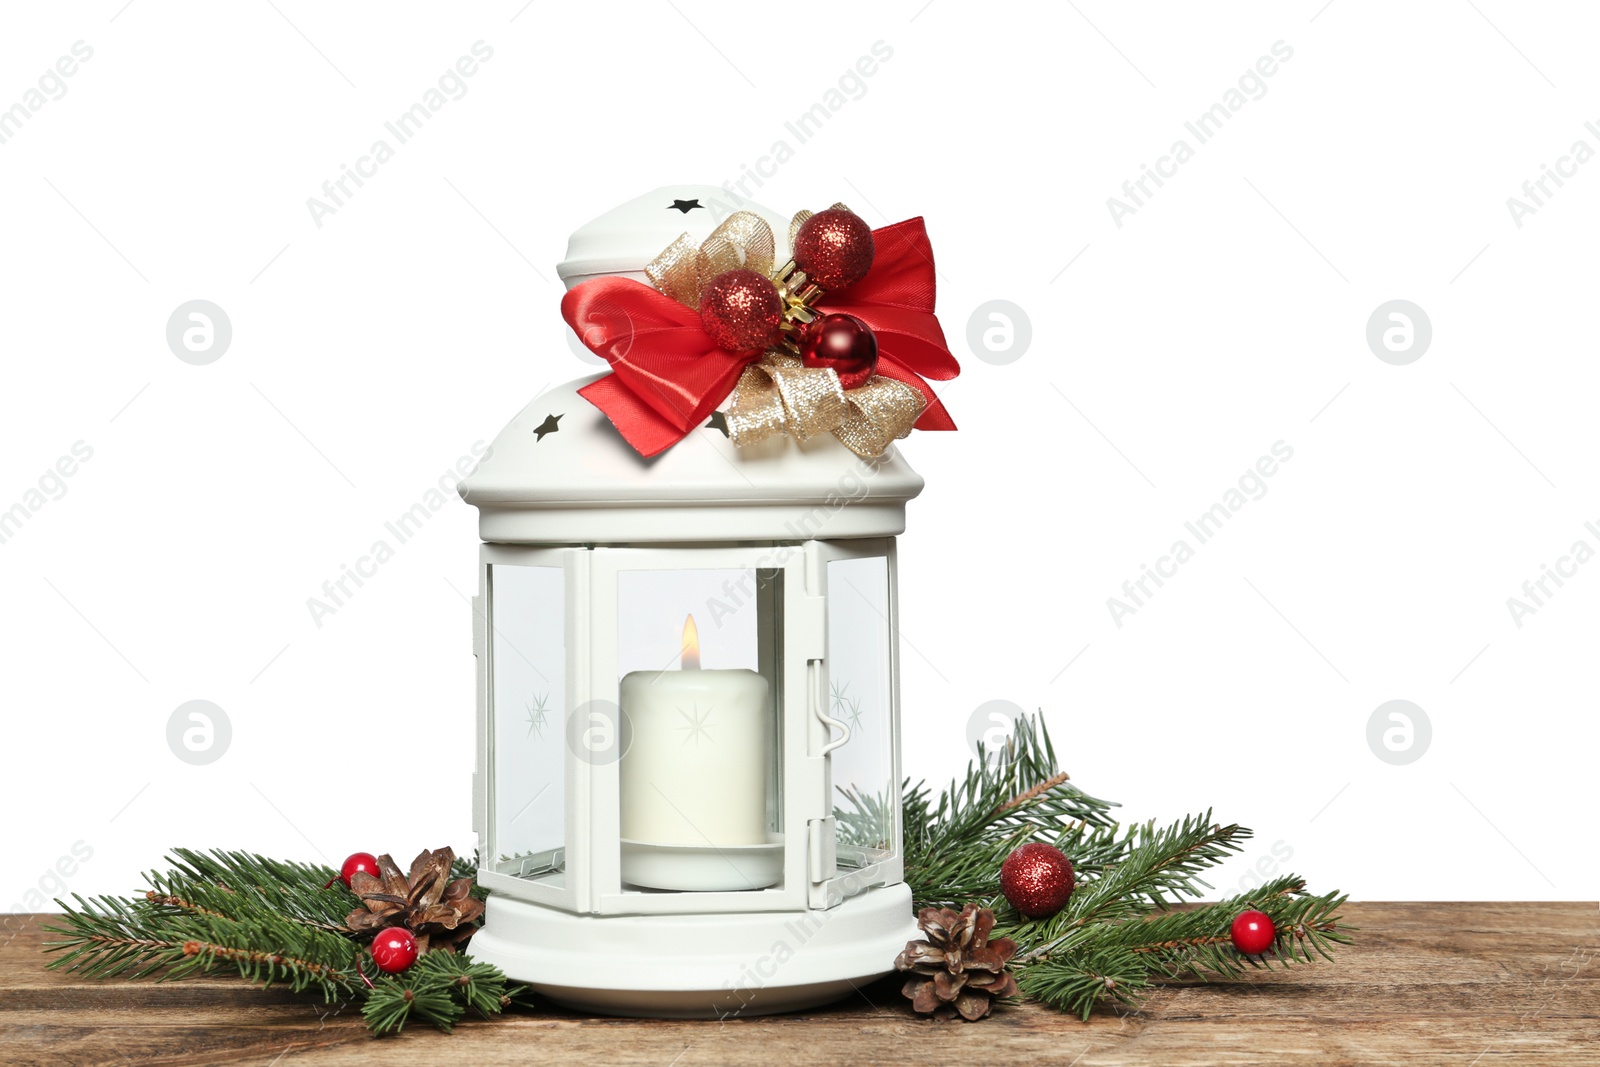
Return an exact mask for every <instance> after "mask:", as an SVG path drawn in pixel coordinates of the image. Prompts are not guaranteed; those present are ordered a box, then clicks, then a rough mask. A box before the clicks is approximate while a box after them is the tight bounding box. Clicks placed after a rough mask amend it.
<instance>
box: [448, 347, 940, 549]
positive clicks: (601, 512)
mask: <svg viewBox="0 0 1600 1067" xmlns="http://www.w3.org/2000/svg"><path fill="white" fill-rule="evenodd" d="M598 377H600V376H599V375H592V376H590V377H587V378H580V379H578V380H576V381H572V382H568V383H567V384H565V385H560V386H557V387H555V388H554V389H551V390H550V391H549V392H546V393H545V394H543V395H542V396H539V397H537V398H535V399H534V400H533V401H532V402H531V403H529V404H528V406H527V407H525V408H523V409H522V411H521V412H519V413H518V414H517V416H516V418H514V419H512V420H511V422H510V424H509V425H508V426H506V428H505V429H504V430H502V431H500V435H499V436H498V437H496V438H495V439H494V444H493V445H492V446H491V448H490V451H489V452H488V454H486V455H485V456H484V457H483V460H482V462H481V463H479V465H478V468H477V470H476V471H474V472H473V473H472V474H471V475H470V476H468V477H467V478H466V479H465V480H464V481H463V482H462V483H461V485H460V492H461V496H462V499H464V500H465V501H466V502H467V503H469V504H471V505H473V506H474V507H476V508H477V509H478V512H479V523H478V528H479V533H480V535H481V536H482V537H483V539H484V540H485V541H490V542H514V543H524V544H589V543H612V544H615V543H633V542H665V541H750V540H759V541H806V540H831V539H833V538H849V537H890V536H894V535H895V534H899V533H901V532H902V531H904V529H905V505H906V501H908V500H910V499H911V498H912V497H914V496H916V495H917V494H918V493H920V492H921V491H922V485H923V482H922V477H921V475H919V474H917V472H916V471H914V470H912V469H911V467H910V465H909V464H907V463H906V461H905V459H904V458H903V457H901V455H900V453H899V450H898V449H896V448H894V447H890V449H889V450H888V451H887V452H885V453H884V454H883V455H882V456H880V457H878V458H877V459H862V458H861V457H859V456H857V455H856V454H855V453H854V452H851V451H850V450H849V449H848V448H846V447H845V446H844V445H842V444H841V443H840V442H839V440H838V439H837V438H836V437H834V436H833V435H832V434H823V435H821V436H818V437H813V438H811V439H810V440H808V441H806V442H804V443H801V442H798V441H796V440H795V439H794V438H792V437H787V436H774V437H770V438H768V439H766V440H765V441H760V442H757V443H756V444H753V445H746V446H745V447H743V448H736V447H735V446H734V444H733V442H731V441H729V440H728V438H727V435H726V434H725V433H723V431H722V430H720V429H717V428H716V427H715V426H714V425H707V426H704V427H701V428H700V429H697V430H694V431H692V432H690V434H689V436H687V437H685V438H684V439H683V440H682V441H680V442H678V443H677V444H676V445H674V446H673V447H671V448H669V449H667V450H666V451H665V452H663V453H662V454H660V455H659V456H656V457H654V458H653V459H644V458H642V457H641V456H640V455H639V454H638V453H637V452H635V451H634V450H633V448H632V447H631V446H629V445H628V443H627V442H626V441H624V440H623V439H622V436H621V434H619V433H618V432H617V430H616V428H615V427H613V426H612V425H611V422H610V420H608V419H607V418H606V417H605V415H604V414H602V413H601V412H600V409H598V408H596V407H595V406H594V405H593V404H591V403H589V402H588V401H587V400H585V399H584V398H583V397H581V396H579V395H578V390H579V389H581V388H582V387H583V386H585V385H587V384H589V383H590V382H592V381H594V380H595V379H596V378H598ZM715 421H716V420H713V422H715Z"/></svg>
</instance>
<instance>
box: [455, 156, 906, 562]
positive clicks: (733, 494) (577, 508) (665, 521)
mask: <svg viewBox="0 0 1600 1067" xmlns="http://www.w3.org/2000/svg"><path fill="white" fill-rule="evenodd" d="M735 211H752V212H755V213H756V214H758V215H760V216H761V217H762V218H764V219H766V220H767V223H768V225H770V226H771V227H772V234H773V238H774V241H775V242H776V244H777V248H776V257H777V262H780V263H781V262H783V261H784V260H785V259H787V258H788V255H789V249H788V244H789V219H788V217H786V216H784V215H782V214H781V213H779V212H776V211H773V210H771V209H769V208H764V207H761V206H760V205H758V204H752V203H750V202H749V201H746V200H744V199H742V198H740V197H736V196H734V195H732V194H731V193H730V192H729V191H727V190H724V189H719V188H718V187H716V186H714V185H669V186H663V187H662V188H660V189H657V190H655V191H654V192H650V193H646V194H645V195H643V196H640V197H637V198H635V199H633V200H630V201H628V202H627V203H625V204H623V205H621V206H620V207H616V208H613V209H611V210H610V211H607V212H606V213H605V214H603V215H601V216H600V217H599V218H596V219H594V220H593V221H591V222H588V223H586V224H584V225H583V226H581V227H579V229H578V230H577V231H575V232H574V233H573V234H572V237H571V238H570V239H569V241H568V244H567V258H566V259H565V260H564V261H562V263H561V265H560V267H559V268H558V272H559V274H560V276H561V280H562V281H563V282H564V283H566V285H567V287H568V288H571V287H573V286H575V285H578V284H579V283H581V282H583V281H586V280H588V279H590V278H596V277H602V276H613V277H624V278H632V279H634V280H636V281H640V282H645V283H646V284H648V278H647V277H646V276H645V273H644V267H645V264H646V263H648V262H650V260H652V259H654V258H655V257H656V256H657V255H659V254H660V253H661V251H662V250H663V249H665V248H666V247H667V246H668V245H670V244H671V243H672V242H673V241H675V240H677V238H678V236H679V235H680V234H684V233H687V234H688V235H689V236H690V238H692V239H693V240H694V241H696V242H699V241H702V240H704V239H705V238H706V237H707V236H709V235H710V233H711V231H712V230H714V229H715V228H716V227H717V226H718V225H719V224H720V223H721V222H722V221H723V220H724V219H726V218H727V217H728V216H729V215H731V214H733V213H734V212H735ZM599 377H601V375H598V374H597V375H592V376H590V377H588V378H581V379H578V380H577V381H572V382H568V383H567V384H565V385H561V386H557V387H556V388H554V389H551V390H550V391H549V392H547V393H545V394H544V395H542V396H539V397H536V398H535V399H534V400H533V401H532V402H531V403H529V404H528V406H527V407H525V408H523V409H522V411H521V412H520V413H519V414H518V415H517V417H516V418H514V419H512V420H511V423H510V425H508V426H507V427H506V428H505V429H504V430H502V431H500V436H498V437H496V438H495V440H494V445H493V446H492V449H491V451H490V452H489V453H488V454H487V455H485V456H484V458H483V460H482V462H481V463H479V465H478V469H477V470H476V471H474V472H473V474H472V475H470V476H469V477H468V478H466V479H465V480H464V481H463V482H462V483H461V485H460V486H459V489H460V492H461V496H462V499H464V500H466V502H467V503H469V504H471V505H473V506H474V507H476V508H477V509H478V512H479V520H478V529H479V533H480V534H481V536H482V537H483V539H484V540H485V541H490V542H515V543H525V544H588V543H596V542H604V543H612V544H615V543H631V542H666V541H747V540H760V541H804V540H813V539H815V540H822V539H831V538H842V537H890V536H893V535H895V534H898V533H901V532H902V531H904V529H905V504H906V501H907V500H910V499H911V498H912V497H914V496H916V495H917V494H918V493H920V492H921V491H922V484H923V483H922V477H921V476H920V475H918V474H917V472H916V471H914V470H912V469H911V467H910V466H909V465H908V464H907V463H906V461H905V460H904V459H903V458H901V456H900V454H899V451H898V450H897V449H895V448H893V447H891V448H890V449H889V450H888V451H887V452H885V453H884V455H882V456H880V457H878V458H877V459H870V460H864V459H862V458H860V457H859V456H857V455H856V454H855V453H853V452H851V451H850V450H849V449H848V448H846V447H845V446H844V445H843V444H841V443H840V442H839V440H838V438H836V437H834V436H833V435H832V434H822V435H819V436H817V437H813V438H811V439H810V440H808V441H806V442H805V443H803V444H802V443H800V442H798V441H796V440H795V439H794V438H792V437H787V436H781V435H780V436H774V437H770V438H768V439H766V440H765V441H761V442H758V443H756V444H754V445H746V446H745V447H743V448H736V447H734V445H733V442H731V441H729V440H728V437H727V434H726V433H725V432H724V431H722V430H720V429H716V428H715V427H714V426H712V425H707V426H704V427H701V428H700V429H697V430H694V431H692V432H691V433H690V434H689V435H688V436H687V437H686V438H684V439H683V440H682V441H679V442H678V443H677V444H676V445H674V446H673V447H671V448H669V449H667V450H666V451H665V452H663V453H662V454H660V455H658V456H655V457H654V458H652V459H644V458H643V457H641V456H640V455H639V454H638V453H637V452H635V451H634V450H633V448H632V447H631V446H629V445H628V443H627V442H626V441H624V440H623V438H622V435H621V434H619V433H618V432H617V430H616V428H615V427H614V426H612V425H611V422H610V420H608V419H607V418H606V417H605V415H604V414H602V413H601V411H600V409H598V408H596V407H595V406H594V405H593V404H591V403H589V401H587V400H585V399H584V398H583V397H581V396H579V395H578V390H579V389H581V388H583V387H584V386H585V385H588V384H589V383H590V382H592V381H595V380H596V379H597V378H599ZM715 421H716V420H713V422H715Z"/></svg>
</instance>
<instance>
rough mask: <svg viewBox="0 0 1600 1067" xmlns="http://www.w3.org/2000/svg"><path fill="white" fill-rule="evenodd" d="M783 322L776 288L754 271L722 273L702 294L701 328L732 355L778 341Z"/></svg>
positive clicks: (759, 349)
mask: <svg viewBox="0 0 1600 1067" xmlns="http://www.w3.org/2000/svg"><path fill="white" fill-rule="evenodd" d="M782 321H783V300H782V298H780V297H779V296H778V289H777V287H776V286H774V285H773V284H772V281H771V279H769V278H767V277H766V276H765V275H763V274H759V273H757V272H756V271H753V270H745V269H742V268H741V269H739V270H729V271H723V272H722V273H721V274H719V275H717V276H716V277H715V278H712V279H711V284H710V285H708V286H706V287H705V291H704V292H702V293H701V294H700V325H701V326H703V327H704V328H705V331H706V333H708V334H710V335H711V340H713V341H715V342H716V344H717V347H718V348H725V349H727V350H728V351H729V352H760V351H762V350H763V349H765V348H766V347H767V346H768V345H770V344H771V343H772V342H773V341H774V340H775V339H776V338H777V336H778V324H779V323H780V322H782Z"/></svg>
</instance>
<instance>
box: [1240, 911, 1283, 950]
mask: <svg viewBox="0 0 1600 1067" xmlns="http://www.w3.org/2000/svg"><path fill="white" fill-rule="evenodd" d="M1230 933H1231V934H1232V936H1233V947H1234V948H1236V949H1238V950H1239V951H1240V952H1243V953H1244V954H1245V955H1246V956H1259V955H1261V954H1262V953H1263V952H1265V951H1267V949H1269V948H1271V947H1272V942H1273V941H1274V940H1276V939H1277V936H1278V930H1277V928H1276V927H1275V926H1273V925H1272V918H1271V916H1269V915H1267V913H1266V912H1262V911H1244V912H1240V913H1239V917H1238V918H1236V919H1234V920H1233V929H1232V930H1231V931H1230Z"/></svg>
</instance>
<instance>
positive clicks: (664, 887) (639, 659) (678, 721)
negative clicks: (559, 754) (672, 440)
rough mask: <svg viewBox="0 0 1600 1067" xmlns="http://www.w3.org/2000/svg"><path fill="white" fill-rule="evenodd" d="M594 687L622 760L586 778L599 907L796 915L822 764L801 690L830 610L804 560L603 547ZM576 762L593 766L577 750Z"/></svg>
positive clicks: (793, 552) (762, 551)
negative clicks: (810, 742)
mask: <svg viewBox="0 0 1600 1067" xmlns="http://www.w3.org/2000/svg"><path fill="white" fill-rule="evenodd" d="M589 555H590V557H591V563H590V574H589V577H588V582H589V593H588V598H589V601H590V604H591V608H592V614H591V634H590V636H591V648H590V656H589V663H588V667H587V670H588V677H587V680H586V685H587V689H588V692H589V694H590V697H591V699H592V705H593V706H592V712H593V713H594V714H595V715H596V716H597V719H596V722H597V723H601V724H602V726H603V724H604V722H605V721H606V720H607V717H608V716H609V721H611V722H614V723H615V728H616V731H617V733H618V736H619V739H620V740H619V744H620V748H619V749H618V750H617V752H616V756H615V758H610V750H609V749H607V750H606V752H607V758H605V759H602V760H597V761H594V762H593V763H592V764H591V765H590V766H589V767H588V773H589V774H590V776H591V778H590V781H591V816H592V823H591V827H590V836H589V844H590V855H589V863H590V876H591V879H592V889H591V901H590V907H591V908H592V910H594V911H597V912H599V913H601V914H670V913H707V912H737V911H790V910H797V909H800V908H803V907H805V905H806V901H807V899H808V890H809V888H810V868H809V866H808V862H807V860H808V856H809V851H810V850H809V848H808V845H809V834H808V827H809V823H810V820H811V819H812V818H813V817H815V815H816V814H817V812H816V811H815V808H816V807H817V804H818V798H819V797H820V794H821V788H820V782H821V778H822V773H821V768H822V760H821V759H820V758H813V757H811V756H809V755H808V752H807V723H806V717H805V709H806V703H805V701H806V692H807V683H808V680H809V677H810V672H811V671H812V670H814V669H815V668H814V667H812V664H815V663H817V661H819V660H820V659H821V641H822V628H823V626H822V618H823V607H822V602H821V600H820V599H818V598H815V597H813V596H811V595H810V594H809V593H808V591H807V588H806V582H805V567H804V562H805V557H804V554H803V553H802V552H801V551H800V550H799V549H798V548H794V547H786V546H772V545H762V546H751V547H702V546H693V547H670V548H668V547H652V548H627V547H597V548H595V549H593V550H592V551H591V552H590V553H589ZM578 756H579V758H580V759H582V758H583V754H582V752H581V751H580V752H579V753H578Z"/></svg>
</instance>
